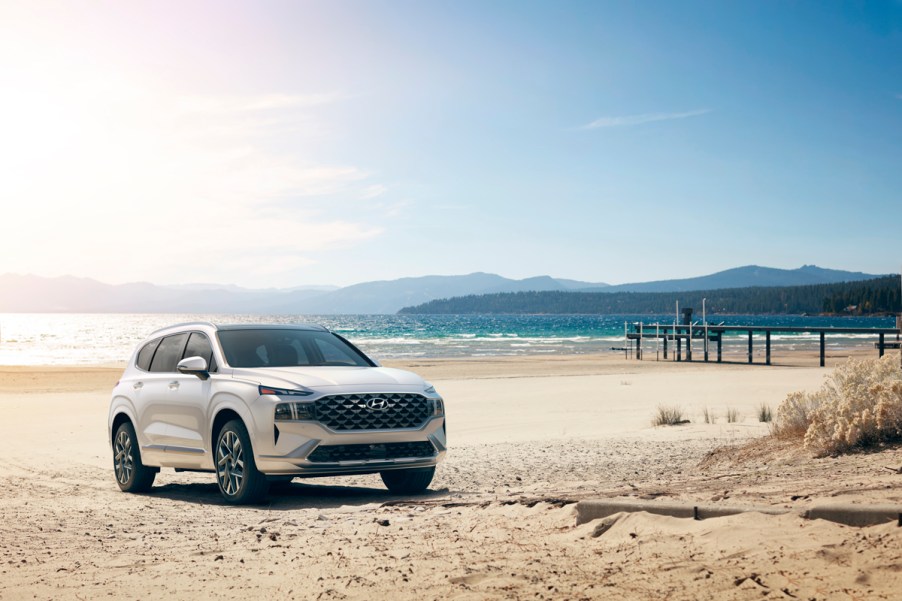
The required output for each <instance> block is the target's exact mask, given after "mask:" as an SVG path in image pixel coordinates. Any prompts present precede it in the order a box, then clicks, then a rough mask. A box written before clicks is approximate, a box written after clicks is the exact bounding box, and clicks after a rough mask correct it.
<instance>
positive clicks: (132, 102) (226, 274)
mask: <svg viewBox="0 0 902 601" xmlns="http://www.w3.org/2000/svg"><path fill="white" fill-rule="evenodd" d="M26 83H27V82H26ZM55 85H56V84H54V85H53V87H55ZM59 92H60V90H55V89H46V90H45V89H39V88H36V87H35V86H20V88H18V89H17V90H16V94H8V95H6V96H5V97H4V98H0V129H2V130H3V131H4V132H5V135H4V137H3V138H2V139H0V164H4V165H5V166H6V167H9V175H8V176H5V177H4V178H2V179H0V198H4V199H6V202H9V203H10V204H11V205H14V206H16V207H17V209H16V211H15V216H14V217H12V218H10V219H4V220H2V222H0V273H2V272H5V271H21V272H34V273H39V274H44V275H59V274H75V275H85V276H89V277H95V278H97V279H101V280H104V281H111V282H117V281H118V282H121V281H132V280H139V279H146V280H151V281H170V282H171V281H193V280H197V279H205V280H207V279H210V278H213V277H214V276H215V277H216V278H218V279H220V280H222V281H239V282H241V283H246V284H248V285H272V284H276V283H278V284H279V285H290V284H292V283H296V281H298V280H300V279H302V278H303V275H302V274H303V273H304V267H305V266H309V265H312V264H314V263H317V262H322V261H323V260H326V259H327V257H328V253H329V251H331V250H334V249H348V248H354V247H356V246H359V245H361V244H363V243H365V242H366V241H367V240H372V239H373V238H376V237H379V236H382V235H384V233H385V228H384V226H383V225H382V223H383V221H384V220H388V219H390V217H391V216H392V215H394V214H395V213H396V212H397V210H398V208H397V207H396V206H393V205H389V204H388V203H387V202H386V206H385V207H384V208H380V206H379V205H378V204H377V205H374V206H372V207H370V209H371V210H369V211H368V212H367V214H366V215H364V214H362V213H359V214H358V213H355V212H353V211H348V210H347V207H348V204H347V203H348V201H349V200H358V199H374V198H377V197H383V196H386V194H387V188H386V187H385V185H384V184H382V183H380V182H379V181H376V180H375V178H374V175H373V174H372V173H371V172H370V171H369V170H368V169H365V168H363V167H360V166H357V165H351V164H344V163H342V162H335V161H333V162H324V161H321V160H319V159H318V154H319V153H318V149H319V148H320V142H321V141H322V139H323V137H324V136H328V135H329V134H328V123H327V122H326V121H325V120H324V119H323V118H322V117H321V116H320V115H319V114H318V113H317V111H316V108H317V107H319V106H322V105H324V104H328V103H333V102H338V101H340V100H341V99H342V98H343V96H342V95H340V94H337V93H324V94H309V95H291V94H263V95H258V96H242V97H233V96H216V95H210V96H191V97H186V96H184V95H180V94H178V93H166V92H162V91H160V90H151V89H146V88H145V89H140V88H139V87H138V86H135V85H131V82H127V81H118V82H116V81H111V80H110V79H109V78H108V79H106V80H103V81H101V80H100V78H99V77H98V78H97V79H95V81H94V82H92V84H91V85H84V86H82V87H81V88H79V89H77V90H75V91H70V90H67V91H66V94H62V93H59ZM46 98H53V99H54V102H52V103H49V102H44V101H42V99H46ZM286 132H288V133H286ZM75 223H77V224H79V225H78V227H73V224H75ZM48 241H50V242H49V243H48Z"/></svg>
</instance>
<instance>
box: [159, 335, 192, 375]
mask: <svg viewBox="0 0 902 601" xmlns="http://www.w3.org/2000/svg"><path fill="white" fill-rule="evenodd" d="M187 341H188V333H187V332H186V333H184V334H174V335H172V336H166V337H165V338H163V340H162V341H161V342H160V346H158V347H157V352H156V353H154V355H153V361H151V363H150V371H153V372H161V371H162V372H170V371H173V372H174V371H175V366H176V365H178V362H179V359H181V358H182V351H183V350H184V349H185V342H187Z"/></svg>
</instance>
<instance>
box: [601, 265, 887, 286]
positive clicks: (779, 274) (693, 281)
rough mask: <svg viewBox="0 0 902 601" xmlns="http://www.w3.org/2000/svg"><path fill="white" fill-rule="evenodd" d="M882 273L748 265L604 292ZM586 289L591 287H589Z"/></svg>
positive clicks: (821, 280)
mask: <svg viewBox="0 0 902 601" xmlns="http://www.w3.org/2000/svg"><path fill="white" fill-rule="evenodd" d="M878 275H879V274H871V273H861V272H858V271H841V270H838V269H824V268H822V267H818V266H817V265H803V266H801V267H799V268H798V269H777V268H774V267H761V266H759V265H746V266H745V267H735V268H733V269H727V270H726V271H719V272H717V273H712V274H711V275H705V276H701V277H697V278H686V279H681V280H659V281H655V282H642V283H635V284H618V285H616V286H606V287H605V288H604V290H603V291H604V292H685V291H690V290H719V289H723V288H747V287H749V286H765V287H767V286H805V285H808V284H832V283H834V282H856V281H859V280H870V279H873V278H876V277H878ZM583 290H586V291H588V287H587V288H583Z"/></svg>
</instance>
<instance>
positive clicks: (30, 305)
mask: <svg viewBox="0 0 902 601" xmlns="http://www.w3.org/2000/svg"><path fill="white" fill-rule="evenodd" d="M324 293H325V291H323V290H321V289H320V287H314V288H312V289H305V288H298V289H291V290H250V289H246V288H239V287H237V286H217V285H216V284H191V285H187V286H158V285H156V284H149V283H147V282H137V283H130V284H120V285H111V284H104V283H102V282H98V281H97V280H92V279H88V278H75V277H71V276H62V277H56V278H43V277H39V276H34V275H16V274H5V275H0V312H7V313H104V312H108V313H268V312H272V309H273V307H276V306H283V305H291V304H296V303H298V302H300V301H301V300H306V299H308V298H310V297H311V296H317V295H320V294H324Z"/></svg>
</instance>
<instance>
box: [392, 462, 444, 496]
mask: <svg viewBox="0 0 902 601" xmlns="http://www.w3.org/2000/svg"><path fill="white" fill-rule="evenodd" d="M379 475H380V476H382V481H383V482H384V483H385V486H386V487H387V488H388V490H390V491H392V492H394V493H399V494H403V495H414V494H418V493H421V492H424V491H425V490H426V489H427V488H428V487H429V483H430V482H432V477H433V476H434V475H435V467H423V468H415V469H406V470H387V471H384V472H379Z"/></svg>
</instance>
